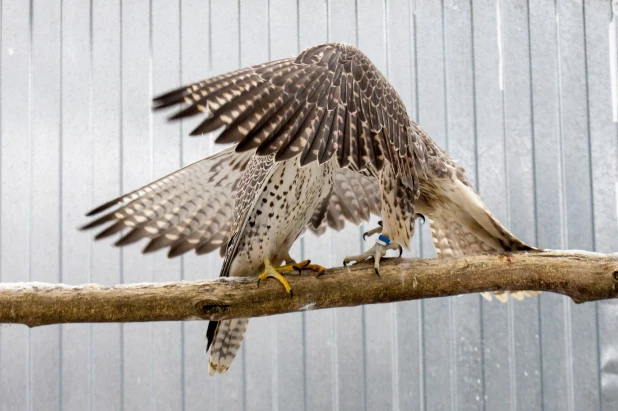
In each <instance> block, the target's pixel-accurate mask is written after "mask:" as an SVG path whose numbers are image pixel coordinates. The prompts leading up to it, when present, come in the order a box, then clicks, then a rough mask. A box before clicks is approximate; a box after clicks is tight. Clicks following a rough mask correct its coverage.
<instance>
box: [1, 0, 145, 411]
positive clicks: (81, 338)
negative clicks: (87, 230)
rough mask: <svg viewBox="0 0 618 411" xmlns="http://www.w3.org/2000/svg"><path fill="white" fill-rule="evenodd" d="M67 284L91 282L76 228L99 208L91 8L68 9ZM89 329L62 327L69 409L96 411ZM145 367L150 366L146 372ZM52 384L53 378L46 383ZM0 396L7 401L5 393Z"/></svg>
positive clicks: (74, 4)
mask: <svg viewBox="0 0 618 411" xmlns="http://www.w3.org/2000/svg"><path fill="white" fill-rule="evenodd" d="M61 24H62V106H61V109H62V112H61V114H60V115H61V117H62V124H61V127H62V135H61V138H62V143H61V145H62V153H61V156H62V162H61V168H62V172H61V178H62V180H61V184H62V203H61V220H62V224H61V229H62V231H61V235H62V243H61V247H62V256H61V257H62V260H61V265H62V273H61V275H62V281H63V282H65V283H68V284H83V283H86V282H90V276H91V271H90V266H91V265H90V264H91V244H92V241H91V239H90V238H85V237H84V233H82V232H80V231H78V230H76V227H79V226H80V225H82V224H84V212H85V211H86V210H88V209H90V208H92V207H93V205H94V204H93V203H92V198H91V197H92V193H91V188H90V186H91V183H92V178H93V174H92V171H93V170H92V135H91V133H90V105H89V104H88V103H89V101H90V85H91V83H90V70H91V66H90V59H86V58H84V56H88V55H89V54H90V46H91V44H90V4H89V3H86V2H83V1H81V0H70V1H64V2H63V4H62V21H61ZM90 329H91V327H89V326H84V325H83V324H70V325H64V326H62V337H61V338H62V346H61V352H60V355H61V359H62V364H61V367H62V368H61V375H60V383H61V401H62V409H63V410H76V411H77V410H85V409H90V404H91V392H92V380H91V378H90V377H91V375H92V364H91V361H90V358H91V352H92V351H91V345H90V341H91V340H90V338H91V337H90V336H91V333H90ZM144 368H145V367H144ZM44 380H47V383H50V381H49V379H48V378H45V379H44ZM0 397H2V398H4V393H3V392H2V388H0Z"/></svg>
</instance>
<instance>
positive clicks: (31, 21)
mask: <svg viewBox="0 0 618 411" xmlns="http://www.w3.org/2000/svg"><path fill="white" fill-rule="evenodd" d="M28 4H29V10H28V35H29V38H28V173H29V175H28V180H29V187H28V281H32V213H33V204H32V192H33V189H32V186H33V185H34V161H33V149H34V144H33V138H34V136H33V135H32V115H33V113H32V81H33V78H32V69H33V68H32V52H33V44H32V42H33V30H34V28H33V25H34V2H33V0H30V1H29V3H28ZM26 395H27V398H26V406H27V408H28V410H32V329H31V328H28V380H27V385H26Z"/></svg>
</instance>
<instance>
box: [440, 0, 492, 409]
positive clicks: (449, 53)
mask: <svg viewBox="0 0 618 411" xmlns="http://www.w3.org/2000/svg"><path fill="white" fill-rule="evenodd" d="M443 18H444V23H443V24H444V27H443V30H444V49H445V88H446V121H447V142H448V143H447V144H448V150H449V152H450V154H451V155H452V156H453V158H455V159H456V160H457V161H458V162H459V163H460V164H461V165H463V166H464V167H465V168H466V169H467V170H468V173H467V176H468V178H469V179H470V182H471V183H472V184H473V185H476V181H477V178H476V124H475V111H474V97H475V93H474V74H473V69H474V65H473V57H474V54H473V49H472V44H473V34H472V10H471V4H462V3H461V2H457V1H446V2H445V3H444V17H443ZM449 308H450V314H449V315H450V318H451V321H452V324H451V329H450V338H451V352H452V354H451V355H453V356H454V358H452V359H451V361H452V362H453V365H452V367H453V371H452V372H453V374H452V377H451V378H452V379H453V381H454V384H453V385H454V389H453V391H454V395H455V403H456V404H457V405H458V406H460V407H462V408H464V409H469V410H473V409H483V402H482V401H481V398H483V394H484V393H483V384H482V380H483V368H482V341H481V298H480V297H479V295H476V294H472V295H464V296H459V297H456V298H452V299H451V305H450V307H449Z"/></svg>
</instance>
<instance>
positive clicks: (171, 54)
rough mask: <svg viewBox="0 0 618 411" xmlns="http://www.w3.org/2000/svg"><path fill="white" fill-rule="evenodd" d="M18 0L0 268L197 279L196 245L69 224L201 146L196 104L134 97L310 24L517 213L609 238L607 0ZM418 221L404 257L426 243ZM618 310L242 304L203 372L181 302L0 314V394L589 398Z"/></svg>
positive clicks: (352, 231) (239, 401)
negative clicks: (233, 352) (96, 311)
mask: <svg viewBox="0 0 618 411" xmlns="http://www.w3.org/2000/svg"><path fill="white" fill-rule="evenodd" d="M32 4H33V10H32V12H31V10H30V7H29V5H28V3H27V2H17V1H14V0H13V1H11V0H4V1H3V2H2V7H1V8H2V10H1V13H2V14H1V15H0V21H1V22H2V23H1V27H2V29H1V30H2V37H1V39H0V50H1V52H2V55H1V60H0V70H1V73H2V76H1V84H0V101H1V104H0V141H1V147H2V149H1V151H0V181H1V183H0V184H1V185H0V190H1V193H2V196H1V198H0V221H1V223H2V226H1V227H2V229H1V233H0V251H1V252H0V280H2V281H23V280H28V279H32V280H39V281H52V282H55V281H58V280H62V281H65V282H67V283H82V282H88V281H90V280H92V281H97V282H102V283H106V284H112V283H117V282H121V281H124V282H137V281H151V280H174V279H180V278H184V279H201V278H214V277H216V276H217V275H218V271H219V269H220V266H221V260H220V258H219V257H218V256H195V255H193V254H191V255H187V256H184V257H183V258H181V259H176V260H167V259H166V258H165V255H164V253H159V254H157V255H155V256H143V255H141V254H140V253H139V250H140V248H141V247H143V246H144V243H141V244H139V245H137V246H132V247H129V248H127V249H125V250H123V251H118V250H117V249H114V248H112V247H109V243H110V242H112V241H113V239H112V241H106V242H104V243H101V244H99V243H97V244H91V236H90V234H88V233H81V232H77V231H76V230H75V227H77V226H79V225H80V224H83V222H84V219H83V212H84V211H86V210H87V209H89V208H91V207H92V206H94V205H97V204H99V203H101V202H103V201H105V200H107V199H109V198H110V197H113V196H115V195H118V194H119V193H120V192H125V191H127V190H131V189H134V188H136V187H139V186H141V185H143V184H144V183H147V182H148V181H150V180H151V179H153V178H156V177H158V176H160V175H161V174H164V173H166V172H168V171H171V170H173V169H175V168H177V167H178V166H180V165H182V164H187V163H189V162H193V161H195V160H197V159H199V158H201V157H203V156H204V155H206V154H208V153H212V152H214V151H216V150H219V149H220V147H216V146H214V144H212V141H211V139H209V138H208V137H203V138H191V137H188V135H187V134H188V132H189V131H190V129H192V127H194V126H195V125H196V124H197V122H198V121H199V120H198V119H188V120H184V121H183V122H181V123H173V124H168V123H167V122H166V121H165V120H164V115H162V114H156V115H152V113H151V112H150V109H149V107H150V98H151V97H152V94H157V93H161V92H164V91H166V90H167V89H169V88H172V87H175V86H177V85H178V84H180V83H186V82H189V81H195V80H198V79H201V78H204V77H207V76H210V75H215V74H218V73H221V72H225V71H229V70H232V69H235V68H238V67H240V66H245V65H248V64H253V63H259V62H262V61H265V60H268V59H271V58H278V57H285V56H290V55H293V54H295V53H296V52H297V51H298V49H299V48H300V49H302V48H305V47H307V46H310V45H313V44H317V43H321V42H326V41H345V42H348V43H352V44H358V45H359V46H360V47H361V49H362V50H363V51H365V52H366V53H367V54H368V55H369V56H370V57H371V58H372V60H373V61H374V63H376V65H377V66H378V67H379V68H380V69H381V70H382V71H383V72H384V73H385V74H386V75H387V76H388V77H389V79H390V80H391V81H392V82H393V84H394V85H395V86H396V88H397V90H398V91H399V94H400V95H401V96H402V98H403V100H404V101H405V102H406V104H407V106H408V109H409V112H410V113H411V115H412V117H413V118H417V119H418V120H419V121H420V123H421V125H422V126H423V127H424V128H425V129H426V130H427V131H428V133H429V134H430V135H431V136H432V137H433V138H434V140H436V141H437V142H438V143H439V144H440V145H442V146H443V147H445V148H447V149H448V150H449V152H450V153H451V154H452V155H453V157H455V158H456V159H458V160H459V161H460V162H461V163H462V164H463V165H464V166H466V167H467V168H468V170H469V171H468V175H469V177H470V179H471V180H472V181H473V182H474V183H475V185H477V187H478V189H479V191H480V193H481V195H482V196H483V198H484V199H485V201H486V202H487V204H488V206H489V207H490V208H491V209H492V211H493V212H494V213H495V214H496V216H497V217H498V218H499V219H500V220H501V221H504V222H505V223H507V224H509V225H510V227H511V228H512V229H513V231H514V232H515V234H517V235H519V236H521V237H522V238H523V239H525V240H527V241H530V242H532V243H538V245H539V246H541V247H549V248H560V247H569V248H584V249H592V248H596V249H597V250H599V251H603V252H612V251H616V248H617V247H618V235H617V234H618V233H617V227H616V226H617V222H616V179H617V177H618V176H617V162H618V156H617V154H618V150H617V143H616V141H617V139H616V137H617V131H618V129H617V127H616V123H615V122H614V119H613V117H612V115H613V113H614V111H615V110H616V108H615V107H613V106H612V104H611V103H612V99H611V98H612V93H615V92H616V91H615V90H612V83H611V75H612V73H611V72H610V70H611V67H610V65H609V64H608V61H609V60H610V59H612V58H613V61H614V62H615V63H618V60H617V59H618V56H616V55H615V54H609V53H615V48H612V47H615V46H612V45H611V43H610V38H609V37H608V26H607V25H608V23H609V22H610V18H612V16H613V15H612V13H611V4H610V2H588V3H586V4H585V5H583V4H581V3H577V2H568V1H559V2H557V4H556V5H557V9H556V7H555V5H554V3H553V2H525V1H515V0H508V1H507V0H501V1H498V2H496V1H494V0H475V1H473V2H471V3H468V2H457V1H450V0H447V1H445V2H443V4H442V5H441V4H440V3H438V2H433V1H432V2H430V1H421V0H418V1H415V2H406V1H400V0H387V1H385V2H384V3H380V2H364V1H360V2H355V1H345V2H342V1H337V2H333V1H331V2H322V1H310V0H300V1H298V2H297V3H294V2H283V1H276V0H272V1H270V2H269V1H266V0H264V1H260V2H251V3H237V2H225V1H214V0H213V1H212V4H208V3H205V2H200V1H189V2H186V1H185V2H180V3H179V2H152V9H151V2H149V1H147V0H141V1H139V2H127V3H122V5H121V4H119V2H115V3H109V2H99V1H93V2H92V7H93V8H92V10H91V9H90V5H89V4H88V3H84V2H76V1H72V0H66V1H64V2H58V1H57V2H40V1H34V2H32ZM239 6H240V8H239ZM91 18H92V19H91ZM31 19H32V20H31ZM614 19H615V16H614ZM609 33H610V35H611V34H612V33H613V34H614V36H615V35H616V34H615V31H614V32H611V31H610V32H609ZM613 40H614V41H615V40H617V39H616V38H615V37H614V38H613ZM616 66H618V64H615V65H614V66H613V67H614V69H615V67H616ZM613 74H614V75H615V76H616V75H618V73H613ZM614 87H615V85H614ZM163 114H164V113H163ZM15 136H18V137H17V138H16V137H15ZM19 136H21V137H19ZM7 193H10V195H8V194H7ZM374 224H375V219H374V221H372V223H370V224H368V225H367V226H368V227H370V226H373V225H374ZM362 231H363V228H357V227H352V226H350V225H348V226H347V227H346V229H345V230H344V231H343V232H341V233H329V234H327V235H325V236H324V237H322V238H319V239H317V238H315V237H314V236H312V235H308V236H306V238H303V239H302V240H301V241H300V242H298V243H297V244H296V245H295V246H294V248H293V249H292V251H291V254H292V255H293V256H295V257H297V258H299V259H300V258H312V259H313V261H314V262H315V263H319V264H322V265H326V266H331V265H339V264H340V261H341V259H342V258H343V257H344V256H345V255H349V254H352V253H356V252H358V251H361V250H362V249H363V248H366V247H368V246H369V245H370V244H371V243H363V242H362V241H361V240H360V234H361V232H362ZM417 232H418V234H420V235H417V238H416V239H415V240H414V241H413V252H411V253H410V252H407V255H414V254H417V253H415V252H416V251H417V249H418V251H422V253H423V255H424V256H433V255H434V251H433V246H432V242H431V238H430V237H429V231H428V227H427V226H422V227H420V228H418V229H417ZM421 237H422V238H421ZM419 238H420V239H419ZM616 307H618V306H617V305H616V303H614V302H603V303H599V304H596V305H595V304H584V305H583V306H575V305H573V304H572V302H571V301H569V300H568V299H566V298H563V297H560V296H555V295H549V294H546V295H542V296H541V297H540V299H532V300H527V301H524V302H515V303H513V304H507V305H503V304H497V303H496V302H492V303H490V302H486V301H484V300H481V299H480V298H479V297H478V296H465V297H458V298H454V299H439V300H428V301H424V302H410V303H401V304H393V305H384V306H372V307H365V308H360V307H357V308H351V309H341V310H326V311H318V312H307V313H303V314H301V315H297V314H291V315H285V316H279V317H273V318H268V319H256V320H252V321H251V324H252V325H251V326H250V328H249V329H250V331H249V332H248V334H247V339H246V341H245V344H244V345H243V349H242V351H241V353H240V355H239V357H238V358H237V359H236V360H235V362H234V366H233V367H232V369H231V370H230V371H229V372H228V373H227V374H226V375H225V376H217V377H214V378H210V377H208V376H207V357H206V356H205V355H204V333H205V328H206V324H205V323H201V322H196V323H184V324H126V325H123V326H118V325H92V326H87V325H70V326H63V327H62V328H59V327H45V328H41V329H35V330H33V331H31V332H30V331H28V330H27V329H25V328H24V327H2V328H0V409H11V410H12V409H27V408H32V409H41V408H45V409H58V408H62V409H68V410H73V409H75V410H81V409H89V408H92V409H110V408H111V409H118V408H120V407H124V409H155V408H165V409H204V408H212V409H219V408H227V409H247V408H249V409H282V410H283V409H292V408H295V409H296V408H304V409H335V408H336V409H359V408H366V409H385V408H386V409H388V408H390V409H406V410H407V409H432V410H433V409H459V408H465V409H480V408H482V407H483V408H484V409H487V410H489V409H540V408H541V407H543V408H544V409H547V410H549V409H555V410H561V409H599V408H601V407H602V408H603V409H606V410H607V409H613V408H616V406H617V404H618V379H616V369H617V365H616V364H618V356H617V355H616V350H615V346H616V344H618V331H617V329H616V316H617V315H618V309H617V308H616ZM57 377H59V378H57Z"/></svg>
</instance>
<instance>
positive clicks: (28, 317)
mask: <svg viewBox="0 0 618 411" xmlns="http://www.w3.org/2000/svg"><path fill="white" fill-rule="evenodd" d="M380 273H381V276H382V277H381V278H379V277H377V276H376V275H375V273H374V271H373V266H372V265H370V264H361V265H354V266H350V267H349V269H348V268H344V267H338V268H332V269H329V270H327V271H326V273H325V274H324V275H323V276H321V277H319V278H316V277H315V275H314V274H313V273H310V272H303V275H301V276H297V275H290V276H288V280H289V282H290V285H291V286H292V289H293V290H294V297H293V298H290V297H289V295H288V294H286V293H285V291H284V290H283V287H282V286H281V284H279V282H277V281H275V280H267V281H265V282H263V283H262V286H261V287H260V288H258V287H257V286H256V279H255V278H239V279H227V278H223V279H219V280H216V281H197V282H186V281H181V282H173V283H158V284H127V285H116V286H102V285H97V284H87V285H80V286H68V285H62V284H43V283H0V323H18V324H26V325H28V326H29V327H36V326H40V325H46V324H59V323H79V322H135V321H183V320H222V319H228V318H237V317H258V316H264V315H273V314H281V313H289V312H296V311H306V310H317V309H321V308H332V307H350V306H356V305H360V304H375V303H386V302H394V301H403V300H416V299H421V298H430V297H442V296H448V295H457V294H467V293H476V292H481V291H507V290H510V291H521V290H538V291H549V292H554V293H559V294H564V295H567V296H569V297H571V298H572V299H573V300H574V301H575V302H577V303H580V302H585V301H595V300H603V299H610V298H618V254H609V255H608V254H597V253H587V252H580V251H573V252H570V251H545V252H538V253H513V254H508V255H478V256H467V257H465V258H457V259H452V258H441V259H387V260H383V261H382V264H381V270H380Z"/></svg>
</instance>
